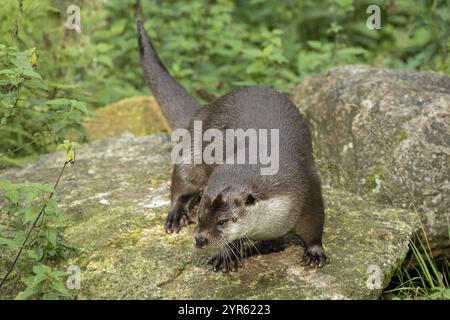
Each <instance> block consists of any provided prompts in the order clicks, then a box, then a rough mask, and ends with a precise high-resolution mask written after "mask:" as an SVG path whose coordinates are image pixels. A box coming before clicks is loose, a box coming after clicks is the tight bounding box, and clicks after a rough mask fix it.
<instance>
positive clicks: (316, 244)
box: [293, 199, 328, 268]
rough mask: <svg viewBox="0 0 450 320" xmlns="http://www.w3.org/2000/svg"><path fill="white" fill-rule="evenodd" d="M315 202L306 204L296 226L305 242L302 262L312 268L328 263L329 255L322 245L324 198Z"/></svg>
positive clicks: (296, 231) (295, 230)
mask: <svg viewBox="0 0 450 320" xmlns="http://www.w3.org/2000/svg"><path fill="white" fill-rule="evenodd" d="M318 200H319V201H317V202H316V203H315V204H314V203H313V204H312V205H308V206H304V207H303V209H302V213H301V219H299V222H298V223H297V225H296V226H295V228H294V230H293V231H294V233H295V234H296V235H298V236H299V237H300V238H301V239H302V240H303V243H304V244H305V252H304V254H303V257H302V260H301V264H302V265H303V266H309V267H311V268H321V267H323V266H324V265H325V264H327V263H328V257H327V255H326V254H325V251H324V250H323V247H322V233H323V222H324V208H323V204H322V199H318Z"/></svg>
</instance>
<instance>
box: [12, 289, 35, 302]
mask: <svg viewBox="0 0 450 320" xmlns="http://www.w3.org/2000/svg"><path fill="white" fill-rule="evenodd" d="M36 293H37V288H35V287H27V288H25V290H24V291H21V292H19V293H18V294H17V296H16V297H15V300H26V299H28V298H30V297H32V296H33V295H34V294H36Z"/></svg>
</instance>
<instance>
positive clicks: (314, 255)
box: [301, 246, 328, 268]
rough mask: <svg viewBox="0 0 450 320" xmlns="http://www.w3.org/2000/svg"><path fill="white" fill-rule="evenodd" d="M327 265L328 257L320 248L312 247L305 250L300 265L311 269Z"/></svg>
mask: <svg viewBox="0 0 450 320" xmlns="http://www.w3.org/2000/svg"><path fill="white" fill-rule="evenodd" d="M327 263H328V257H327V256H326V254H325V252H324V251H323V249H322V247H320V246H312V247H309V248H307V249H306V250H305V253H304V254H303V257H302V261H301V265H302V266H305V267H311V268H322V267H323V266H324V265H326V264H327Z"/></svg>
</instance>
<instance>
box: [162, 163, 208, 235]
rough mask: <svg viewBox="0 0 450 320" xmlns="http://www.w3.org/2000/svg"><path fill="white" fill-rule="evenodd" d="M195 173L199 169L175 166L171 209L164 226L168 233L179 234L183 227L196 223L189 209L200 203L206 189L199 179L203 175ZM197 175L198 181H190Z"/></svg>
mask: <svg viewBox="0 0 450 320" xmlns="http://www.w3.org/2000/svg"><path fill="white" fill-rule="evenodd" d="M195 171H198V168H195V167H191V168H188V167H186V166H181V165H176V166H174V169H173V173H172V183H171V187H170V193H171V207H170V210H169V214H168V215H167V219H166V223H165V225H164V229H165V230H166V233H178V232H179V231H180V229H181V228H182V227H184V226H187V225H189V224H190V223H193V222H194V221H193V220H192V219H191V217H190V215H189V208H190V206H191V205H193V204H195V203H196V202H198V201H199V199H200V193H201V191H202V189H203V187H204V184H203V183H202V182H203V181H201V180H199V179H198V177H202V175H201V174H197V173H198V172H195ZM195 175H197V179H195V180H193V179H190V177H191V176H195Z"/></svg>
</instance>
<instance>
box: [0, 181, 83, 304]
mask: <svg viewBox="0 0 450 320" xmlns="http://www.w3.org/2000/svg"><path fill="white" fill-rule="evenodd" d="M53 192H54V190H53V188H52V187H51V186H49V185H45V184H14V183H12V182H10V181H8V180H1V181H0V199H5V201H4V202H2V203H0V212H1V215H0V262H1V264H3V265H4V266H2V268H1V270H2V272H1V273H0V278H1V279H2V280H3V279H4V277H5V276H6V274H7V270H8V269H9V267H7V265H9V266H10V265H13V264H14V261H15V259H16V256H17V254H18V252H21V248H22V246H23V244H24V243H25V242H26V244H25V246H24V251H23V254H22V256H21V257H20V259H19V260H17V265H16V266H15V269H13V273H12V277H11V276H10V278H12V280H14V279H20V280H21V282H22V283H23V285H18V284H17V282H16V281H11V280H9V282H7V283H6V284H7V285H8V287H7V289H4V288H2V290H3V289H4V290H5V291H6V292H7V293H6V296H8V294H12V293H14V292H17V291H19V294H18V295H17V296H16V298H17V299H28V298H44V299H58V298H59V297H69V296H70V294H69V292H68V290H67V289H66V288H65V286H64V282H63V280H65V278H66V277H67V273H66V272H65V271H58V270H53V268H52V266H56V265H57V264H58V263H59V262H61V261H65V260H66V259H67V258H68V256H69V254H70V252H71V251H72V250H74V249H77V246H76V245H74V244H71V243H68V242H67V241H65V240H64V238H63V236H62V230H63V227H64V225H65V219H64V218H63V216H62V214H61V211H60V210H59V208H58V206H57V202H56V200H54V199H53V198H50V197H46V195H47V194H49V193H50V194H51V193H53ZM41 211H42V213H41ZM30 230H31V233H30ZM29 233H30V235H28V234H29ZM27 239H29V240H27ZM21 289H23V290H21Z"/></svg>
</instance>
